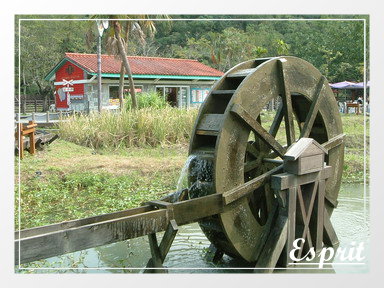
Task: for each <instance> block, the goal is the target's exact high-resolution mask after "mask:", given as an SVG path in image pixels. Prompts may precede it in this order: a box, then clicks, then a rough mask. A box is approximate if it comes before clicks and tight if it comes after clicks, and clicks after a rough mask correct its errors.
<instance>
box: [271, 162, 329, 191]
mask: <svg viewBox="0 0 384 288" xmlns="http://www.w3.org/2000/svg"><path fill="white" fill-rule="evenodd" d="M319 173H320V175H318V174H319ZM331 173H332V167H331V166H326V167H324V169H323V170H321V171H319V172H313V173H309V174H304V175H293V174H290V173H287V172H285V173H281V174H276V175H273V176H272V178H271V182H272V188H273V189H275V190H285V189H288V188H291V187H296V186H298V185H304V184H307V183H311V182H315V181H316V180H317V179H320V180H324V179H327V178H329V177H330V176H331Z"/></svg>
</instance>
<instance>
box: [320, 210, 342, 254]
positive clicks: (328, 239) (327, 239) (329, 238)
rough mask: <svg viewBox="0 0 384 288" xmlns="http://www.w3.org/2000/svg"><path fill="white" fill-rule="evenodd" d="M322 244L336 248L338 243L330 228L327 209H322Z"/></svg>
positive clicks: (334, 233) (332, 229)
mask: <svg viewBox="0 0 384 288" xmlns="http://www.w3.org/2000/svg"><path fill="white" fill-rule="evenodd" d="M323 241H324V244H325V245H327V246H331V247H337V246H338V245H339V244H340V242H339V239H338V238H337V235H336V232H335V229H334V228H333V226H332V223H331V219H330V217H329V214H328V211H327V209H324V237H323Z"/></svg>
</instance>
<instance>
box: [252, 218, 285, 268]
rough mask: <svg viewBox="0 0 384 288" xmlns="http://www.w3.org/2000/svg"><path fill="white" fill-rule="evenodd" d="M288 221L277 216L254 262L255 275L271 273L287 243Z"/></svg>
mask: <svg viewBox="0 0 384 288" xmlns="http://www.w3.org/2000/svg"><path fill="white" fill-rule="evenodd" d="M287 229H288V219H287V217H286V216H282V215H279V216H278V217H277V220H276V223H275V226H274V227H273V228H272V230H271V233H270V235H269V237H268V240H267V243H266V245H265V246H264V248H263V251H262V253H261V254H260V257H259V259H258V261H257V262H256V266H255V268H258V269H255V273H272V272H273V270H274V269H275V267H276V263H277V261H278V260H279V257H280V255H281V252H282V251H283V249H284V246H285V243H286V241H287Z"/></svg>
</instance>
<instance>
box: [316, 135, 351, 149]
mask: <svg viewBox="0 0 384 288" xmlns="http://www.w3.org/2000/svg"><path fill="white" fill-rule="evenodd" d="M344 136H345V134H339V135H337V136H335V137H333V138H331V139H329V140H328V141H327V142H325V143H323V144H321V145H322V146H323V147H324V148H325V149H327V150H332V149H333V148H335V147H337V146H339V145H340V144H342V143H343V141H344Z"/></svg>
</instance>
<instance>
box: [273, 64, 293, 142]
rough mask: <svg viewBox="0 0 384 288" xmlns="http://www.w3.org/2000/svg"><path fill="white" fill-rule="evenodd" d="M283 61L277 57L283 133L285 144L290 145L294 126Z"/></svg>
mask: <svg viewBox="0 0 384 288" xmlns="http://www.w3.org/2000/svg"><path fill="white" fill-rule="evenodd" d="M284 62H286V59H279V60H278V61H277V65H278V67H279V78H280V86H281V89H280V90H281V96H282V100H283V114H284V122H285V133H286V136H287V144H288V146H290V145H291V144H292V143H293V142H295V127H294V124H293V108H292V98H291V93H290V91H289V87H288V84H287V82H286V81H285V75H284Z"/></svg>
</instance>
